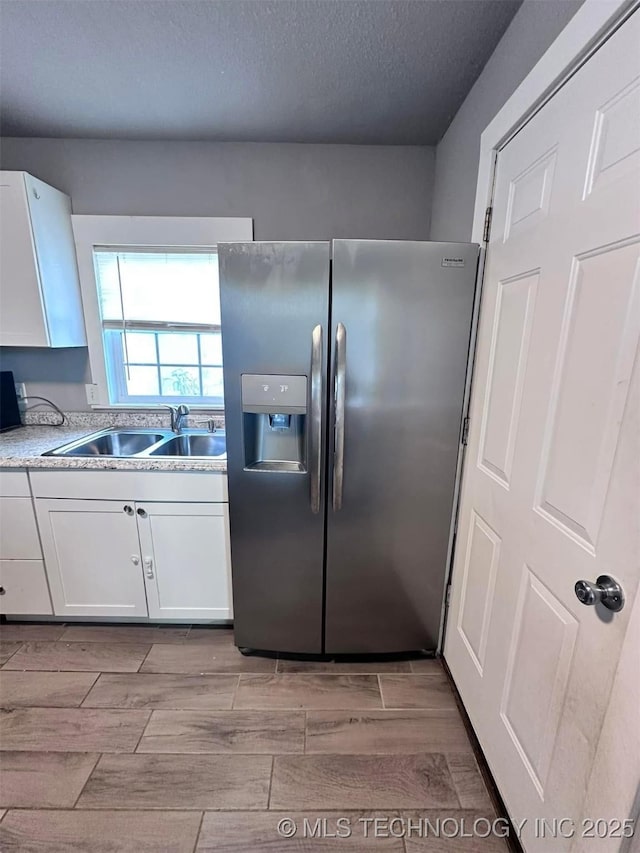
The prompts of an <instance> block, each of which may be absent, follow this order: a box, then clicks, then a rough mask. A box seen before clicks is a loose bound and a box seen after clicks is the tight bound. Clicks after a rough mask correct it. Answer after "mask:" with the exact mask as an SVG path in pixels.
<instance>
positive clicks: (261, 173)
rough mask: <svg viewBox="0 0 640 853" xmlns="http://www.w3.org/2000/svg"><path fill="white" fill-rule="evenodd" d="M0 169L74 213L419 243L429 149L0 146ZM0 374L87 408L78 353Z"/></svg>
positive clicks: (277, 235) (85, 373)
mask: <svg viewBox="0 0 640 853" xmlns="http://www.w3.org/2000/svg"><path fill="white" fill-rule="evenodd" d="M0 166H1V168H3V169H23V170H25V171H27V172H31V174H33V175H36V176H37V177H38V178H41V179H42V180H44V181H47V182H48V183H50V184H52V185H53V186H54V187H57V188H59V189H61V190H63V191H64V192H66V193H68V194H69V195H70V196H71V199H72V204H73V211H74V213H96V214H98V213H102V214H130V215H145V214H147V215H157V216H163V215H164V216H250V217H252V218H253V220H254V236H255V239H257V240H329V239H331V238H332V237H364V238H387V239H404V240H411V239H413V240H426V239H428V237H429V225H430V214H431V197H432V192H433V170H434V149H433V148H428V147H423V146H382V145H363V146H355V145H299V144H290V145H288V144H266V143H265V144H262V143H211V142H139V141H118V140H84V139H17V138H5V139H3V140H2V146H1V148H0ZM0 357H1V359H2V367H3V368H4V369H5V370H13V371H14V373H15V375H16V380H17V381H21V382H26V383H27V390H28V391H29V392H30V393H32V394H43V395H44V396H47V397H50V398H51V399H53V400H55V402H56V403H57V404H58V405H60V406H61V407H62V408H64V409H66V410H79V409H86V408H87V404H86V399H85V393H84V387H83V385H84V383H85V382H89V381H90V377H89V367H88V358H87V351H86V349H79V350H62V351H56V350H35V349H33V350H22V349H8V348H6V347H5V348H3V349H2V350H0Z"/></svg>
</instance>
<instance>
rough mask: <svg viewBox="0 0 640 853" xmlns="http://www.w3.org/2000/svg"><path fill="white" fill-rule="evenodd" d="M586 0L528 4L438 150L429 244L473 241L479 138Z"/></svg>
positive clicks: (529, 1) (527, 0)
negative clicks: (431, 241)
mask: <svg viewBox="0 0 640 853" xmlns="http://www.w3.org/2000/svg"><path fill="white" fill-rule="evenodd" d="M581 5H582V0H525V2H524V3H523V4H522V6H521V7H520V9H519V10H518V12H517V14H516V15H515V17H514V19H513V21H512V22H511V24H510V25H509V28H508V29H507V31H506V32H505V34H504V36H503V37H502V38H501V40H500V41H499V42H498V46H497V47H496V49H495V51H494V52H493V54H492V55H491V57H490V59H489V61H488V62H487V64H486V65H485V67H484V69H483V71H482V74H481V75H480V76H479V77H478V79H477V80H476V82H475V85H474V86H473V88H472V89H471V91H470V92H469V94H468V95H467V98H466V99H465V101H464V103H463V104H462V106H461V107H460V109H459V110H458V112H457V113H456V115H455V117H454V119H453V121H452V122H451V124H450V125H449V128H448V130H447V132H446V133H445V135H444V136H443V138H442V140H441V141H440V143H439V144H438V146H437V148H436V173H435V184H434V191H433V208H432V211H431V232H430V239H431V240H461V241H468V240H470V239H471V227H472V223H473V207H474V201H475V194H476V181H477V177H478V158H479V156H480V135H481V134H482V131H483V130H484V129H485V127H486V126H487V125H488V124H489V122H490V121H491V120H492V119H493V117H494V116H495V115H496V113H497V112H498V111H499V110H500V108H501V107H502V106H503V104H504V103H505V101H506V100H507V99H508V98H509V96H510V95H511V94H512V93H513V92H514V91H515V89H517V87H518V86H519V85H520V83H521V82H522V81H523V79H524V78H525V77H526V76H527V74H528V73H529V71H530V70H531V69H532V68H533V66H534V65H535V64H536V62H537V61H538V60H539V59H540V57H541V56H542V54H543V53H544V52H545V51H546V50H547V48H548V47H549V45H550V44H551V43H552V42H553V41H554V40H555V38H556V37H557V35H558V34H559V33H560V31H561V30H563V29H564V27H565V26H566V24H567V23H568V22H569V20H570V19H571V18H572V17H573V15H574V14H575V13H576V12H577V10H578V9H579V8H580V6H581Z"/></svg>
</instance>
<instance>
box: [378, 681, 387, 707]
mask: <svg viewBox="0 0 640 853" xmlns="http://www.w3.org/2000/svg"><path fill="white" fill-rule="evenodd" d="M376 677H377V679H378V690H379V691H380V702H381V703H382V710H383V711H386V710H387V708H386V706H385V703H384V693H383V692H382V681H381V680H380V673H379V672H378V673H376Z"/></svg>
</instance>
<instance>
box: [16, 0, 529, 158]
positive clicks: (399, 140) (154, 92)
mask: <svg viewBox="0 0 640 853" xmlns="http://www.w3.org/2000/svg"><path fill="white" fill-rule="evenodd" d="M520 2H521V0H0V32H1V36H0V39H1V41H0V121H1V130H2V133H3V134H4V135H6V136H57V137H89V138H122V139H211V140H235V141H243V140H244V141H262V142H350V143H381V144H422V145H425V144H426V145H428V144H433V143H435V142H437V141H438V140H439V139H440V138H441V136H442V135H443V133H444V131H445V130H446V128H447V126H448V124H449V122H450V121H451V119H452V117H453V116H454V115H455V112H456V111H457V109H458V107H459V106H460V104H461V103H462V101H463V100H464V97H465V95H466V94H467V92H468V91H469V89H470V88H471V86H472V85H473V83H474V81H475V79H476V78H477V76H478V74H479V73H480V71H481V69H482V67H483V65H484V63H485V62H486V61H487V59H488V58H489V56H490V54H491V52H492V51H493V49H494V47H495V45H496V44H497V42H498V40H499V39H500V37H501V35H502V34H503V32H504V30H505V29H506V27H507V26H508V24H509V22H510V21H511V19H512V17H513V15H514V14H515V12H516V11H517V9H518V7H519V5H520Z"/></svg>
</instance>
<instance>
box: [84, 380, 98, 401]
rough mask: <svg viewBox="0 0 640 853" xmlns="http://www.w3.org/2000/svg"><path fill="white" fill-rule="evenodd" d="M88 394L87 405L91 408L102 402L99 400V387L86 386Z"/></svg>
mask: <svg viewBox="0 0 640 853" xmlns="http://www.w3.org/2000/svg"><path fill="white" fill-rule="evenodd" d="M84 388H85V391H86V392H87V403H89V405H91V406H97V405H98V403H99V402H100V400H99V399H98V386H97V385H91V384H87V385H85V386H84Z"/></svg>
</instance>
